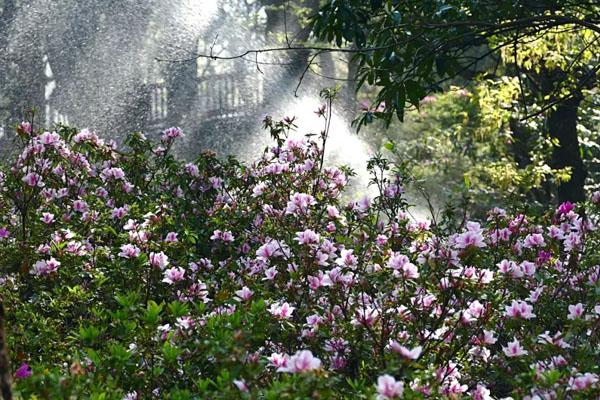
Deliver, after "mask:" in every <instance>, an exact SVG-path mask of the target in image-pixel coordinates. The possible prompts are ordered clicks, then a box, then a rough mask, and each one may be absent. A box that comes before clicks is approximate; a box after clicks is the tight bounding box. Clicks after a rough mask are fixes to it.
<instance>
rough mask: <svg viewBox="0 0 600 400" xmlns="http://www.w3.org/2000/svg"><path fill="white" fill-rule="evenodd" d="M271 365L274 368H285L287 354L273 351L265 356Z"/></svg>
mask: <svg viewBox="0 0 600 400" xmlns="http://www.w3.org/2000/svg"><path fill="white" fill-rule="evenodd" d="M267 359H268V360H269V363H270V365H271V366H273V367H275V368H286V367H287V361H288V356H287V355H286V354H279V353H273V354H271V356H270V357H268V358H267Z"/></svg>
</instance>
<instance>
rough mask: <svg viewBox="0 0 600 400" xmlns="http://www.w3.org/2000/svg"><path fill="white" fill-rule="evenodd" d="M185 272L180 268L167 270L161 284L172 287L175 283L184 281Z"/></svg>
mask: <svg viewBox="0 0 600 400" xmlns="http://www.w3.org/2000/svg"><path fill="white" fill-rule="evenodd" d="M184 275H185V270H184V269H183V268H181V267H173V268H169V269H167V270H166V271H165V277H164V278H163V280H162V281H163V282H165V283H168V284H169V285H172V284H173V283H175V282H178V281H182V280H183V279H184Z"/></svg>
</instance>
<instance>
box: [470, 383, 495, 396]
mask: <svg viewBox="0 0 600 400" xmlns="http://www.w3.org/2000/svg"><path fill="white" fill-rule="evenodd" d="M490 393H491V392H490V390H489V389H488V388H486V387H485V386H483V385H481V384H477V387H476V388H475V390H474V391H473V392H471V397H473V400H493V399H494V398H493V397H492V396H491V395H490Z"/></svg>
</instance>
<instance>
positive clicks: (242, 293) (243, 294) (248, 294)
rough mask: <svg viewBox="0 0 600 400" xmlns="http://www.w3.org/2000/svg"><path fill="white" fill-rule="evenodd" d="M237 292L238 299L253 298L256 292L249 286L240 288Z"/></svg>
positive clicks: (246, 299)
mask: <svg viewBox="0 0 600 400" xmlns="http://www.w3.org/2000/svg"><path fill="white" fill-rule="evenodd" d="M235 294H236V296H237V299H238V300H240V301H248V300H250V299H251V298H252V295H253V294H254V292H253V291H252V290H250V289H248V287H247V286H244V287H243V288H241V289H240V290H236V291H235Z"/></svg>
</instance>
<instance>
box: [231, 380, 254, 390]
mask: <svg viewBox="0 0 600 400" xmlns="http://www.w3.org/2000/svg"><path fill="white" fill-rule="evenodd" d="M233 384H234V385H235V386H236V387H237V388H238V389H239V390H240V392H246V393H247V392H249V391H250V389H249V388H248V385H246V382H244V380H243V379H234V380H233Z"/></svg>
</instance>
